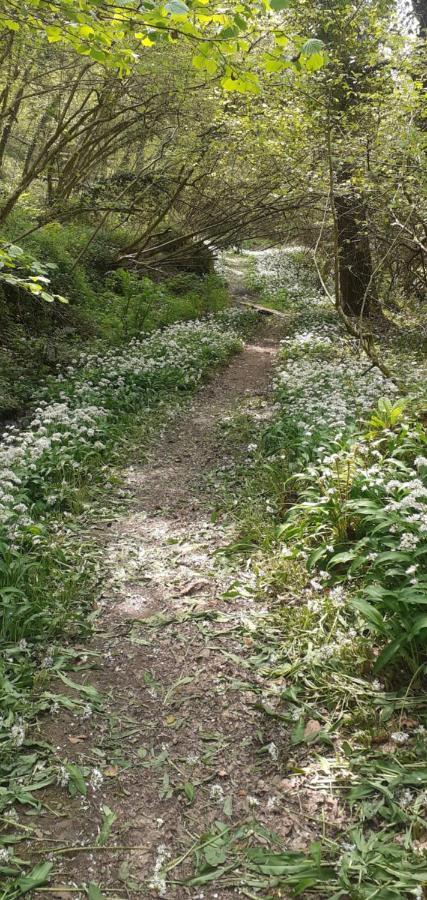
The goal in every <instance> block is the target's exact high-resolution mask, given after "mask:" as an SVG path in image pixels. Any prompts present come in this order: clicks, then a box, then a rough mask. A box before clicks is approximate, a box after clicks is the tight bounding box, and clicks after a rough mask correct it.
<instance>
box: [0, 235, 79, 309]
mask: <svg viewBox="0 0 427 900" xmlns="http://www.w3.org/2000/svg"><path fill="white" fill-rule="evenodd" d="M55 268H56V266H55V264H54V263H40V262H39V260H37V259H35V258H34V257H33V256H32V255H31V254H30V253H27V252H25V251H24V250H23V249H22V247H18V246H17V244H8V243H3V244H0V282H3V284H6V285H10V286H11V287H12V288H15V289H19V290H21V291H24V292H25V293H27V294H32V295H33V296H34V297H39V298H40V300H44V301H45V302H46V303H53V302H54V300H58V301H59V302H60V303H68V300H67V298H66V297H63V296H62V295H61V294H55V293H52V291H51V290H50V278H49V277H48V276H49V274H50V273H51V271H52V269H55Z"/></svg>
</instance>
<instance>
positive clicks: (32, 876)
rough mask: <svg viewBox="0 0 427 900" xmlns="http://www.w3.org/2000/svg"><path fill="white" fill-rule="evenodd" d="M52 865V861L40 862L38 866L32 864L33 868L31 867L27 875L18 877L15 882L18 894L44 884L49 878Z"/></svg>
mask: <svg viewBox="0 0 427 900" xmlns="http://www.w3.org/2000/svg"><path fill="white" fill-rule="evenodd" d="M52 866H53V863H51V862H44V863H40V864H39V865H38V866H34V869H31V872H29V873H28V875H24V876H23V877H22V878H19V879H18V881H17V882H16V886H17V888H18V890H19V895H18V896H20V895H22V894H26V893H27V891H33V890H34V888H37V887H41V885H42V884H45V883H46V881H48V879H49V875H50V872H51V869H52Z"/></svg>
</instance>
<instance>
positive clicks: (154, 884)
mask: <svg viewBox="0 0 427 900" xmlns="http://www.w3.org/2000/svg"><path fill="white" fill-rule="evenodd" d="M168 855H169V854H168V852H167V849H166V846H165V844H159V846H158V848H157V856H156V862H155V865H154V872H153V875H152V877H151V879H150V885H149V886H150V888H151V890H152V891H156V893H157V894H159V896H160V897H166V876H165V874H164V872H163V869H164V865H165V862H166V860H167V858H168Z"/></svg>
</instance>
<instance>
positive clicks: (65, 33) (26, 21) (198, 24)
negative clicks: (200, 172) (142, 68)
mask: <svg viewBox="0 0 427 900" xmlns="http://www.w3.org/2000/svg"><path fill="white" fill-rule="evenodd" d="M291 2H292V0H257V2H255V3H251V4H249V3H239V2H227V3H225V4H221V3H219V2H217V0H213V2H211V3H209V4H208V3H207V2H206V0H200V2H197V3H196V2H192V0H188V2H184V0H167V2H161V0H153V2H152V3H146V4H142V8H141V5H140V4H138V3H137V2H136V0H131V2H129V3H127V4H124V5H119V4H117V5H110V4H107V3H106V2H102V0H101V2H95V0H58V2H57V3H56V4H55V8H54V10H53V8H52V5H51V4H50V3H49V2H48V0H27V2H26V3H24V4H22V5H20V6H19V8H18V7H17V6H16V4H15V3H14V2H12V0H5V4H4V7H3V9H4V14H3V15H0V27H3V28H4V29H7V30H9V31H14V32H19V31H26V32H28V31H30V32H34V33H37V34H39V35H41V36H42V37H44V38H45V39H46V40H47V41H48V43H50V44H55V43H63V44H64V45H68V46H69V47H70V48H71V49H73V50H74V51H75V52H76V53H78V54H80V55H82V56H87V57H89V58H90V59H92V60H93V61H94V62H97V63H101V64H102V65H104V66H108V67H110V68H113V69H116V70H117V71H118V73H119V74H121V75H127V74H129V73H130V72H131V71H132V68H133V67H134V66H135V65H138V62H139V59H140V52H141V50H143V48H144V52H145V51H146V50H147V49H149V48H150V47H152V46H154V45H156V44H157V43H158V42H159V41H163V42H164V41H167V42H174V41H176V40H187V41H190V42H191V43H192V44H194V50H195V51H196V52H195V55H194V57H193V64H194V66H195V68H198V69H201V70H203V71H205V72H206V73H207V74H208V75H215V73H216V72H217V70H220V71H221V70H223V67H224V57H227V58H228V59H230V58H232V59H233V60H235V61H236V66H237V68H238V72H236V73H234V74H233V75H229V73H227V72H225V73H224V72H223V71H222V74H223V82H222V87H223V89H224V90H227V91H238V92H241V93H245V92H247V91H251V90H252V91H253V90H254V87H253V84H254V82H253V79H251V78H249V79H248V78H247V77H246V76H247V70H248V59H247V58H246V52H247V50H248V49H249V46H250V45H249V43H248V42H247V40H246V39H247V37H248V36H250V37H251V38H252V39H257V38H258V37H260V36H262V35H264V34H265V35H268V36H269V39H271V38H272V37H273V36H274V27H276V26H274V27H272V19H273V18H275V19H277V13H280V12H282V11H284V10H286V9H287V8H288V7H290V6H291ZM278 37H280V35H278ZM254 43H255V46H256V40H255V42H254ZM322 48H323V45H322V42H321V41H319V40H317V39H311V40H310V41H307V42H306V44H305V45H304V47H303V48H302V50H301V54H300V61H301V63H302V64H303V65H304V67H305V68H307V69H308V71H316V69H318V68H320V67H321V66H322V65H323V64H324V62H325V57H324V53H323V50H322ZM254 59H255V61H257V53H256V52H255V54H254ZM266 71H267V72H269V71H279V70H278V69H275V70H274V69H271V67H270V68H267V70H266ZM242 73H243V74H242Z"/></svg>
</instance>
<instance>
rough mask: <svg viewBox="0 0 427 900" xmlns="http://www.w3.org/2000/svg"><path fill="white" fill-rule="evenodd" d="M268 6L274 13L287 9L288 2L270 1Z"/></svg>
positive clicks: (282, 0) (287, 0)
mask: <svg viewBox="0 0 427 900" xmlns="http://www.w3.org/2000/svg"><path fill="white" fill-rule="evenodd" d="M270 6H271V8H272V9H274V11H275V12H280V11H281V10H282V9H287V8H288V6H289V0H270Z"/></svg>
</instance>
